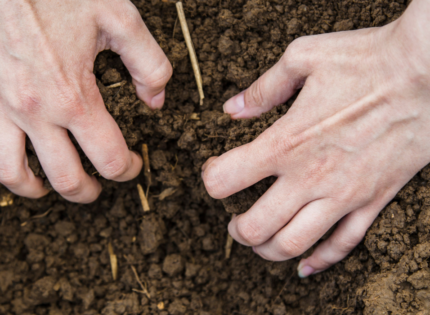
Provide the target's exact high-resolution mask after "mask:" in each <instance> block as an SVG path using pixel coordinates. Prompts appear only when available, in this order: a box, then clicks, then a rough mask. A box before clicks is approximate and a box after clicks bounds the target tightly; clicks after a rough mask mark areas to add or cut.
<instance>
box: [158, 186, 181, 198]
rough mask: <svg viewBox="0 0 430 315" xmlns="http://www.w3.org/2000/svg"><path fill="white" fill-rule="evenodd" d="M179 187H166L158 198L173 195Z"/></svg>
mask: <svg viewBox="0 0 430 315" xmlns="http://www.w3.org/2000/svg"><path fill="white" fill-rule="evenodd" d="M176 190H177V188H173V187H169V188H166V189H165V190H163V191H162V192H161V194H160V195H159V196H158V199H160V200H164V199H166V198H167V197H170V196H171V195H173V194H174V193H175V192H176Z"/></svg>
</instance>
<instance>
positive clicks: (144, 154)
mask: <svg viewBox="0 0 430 315" xmlns="http://www.w3.org/2000/svg"><path fill="white" fill-rule="evenodd" d="M142 157H143V174H144V175H145V179H146V184H147V188H146V198H148V194H149V187H150V186H151V184H152V178H151V166H150V164H149V154H148V145H147V144H146V143H144V144H142Z"/></svg>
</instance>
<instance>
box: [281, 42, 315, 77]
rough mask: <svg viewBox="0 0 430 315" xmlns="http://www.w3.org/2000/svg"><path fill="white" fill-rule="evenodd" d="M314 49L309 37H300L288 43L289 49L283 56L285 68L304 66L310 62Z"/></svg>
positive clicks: (282, 60)
mask: <svg viewBox="0 0 430 315" xmlns="http://www.w3.org/2000/svg"><path fill="white" fill-rule="evenodd" d="M312 51H313V49H312V46H311V45H310V43H309V38H306V37H299V38H297V39H295V40H294V41H292V42H291V44H289V45H288V47H287V50H286V51H285V53H284V55H283V56H282V58H281V62H282V63H283V65H284V68H286V69H291V68H292V67H298V66H299V67H303V66H307V65H308V64H309V63H310V60H311V58H309V56H311V53H312Z"/></svg>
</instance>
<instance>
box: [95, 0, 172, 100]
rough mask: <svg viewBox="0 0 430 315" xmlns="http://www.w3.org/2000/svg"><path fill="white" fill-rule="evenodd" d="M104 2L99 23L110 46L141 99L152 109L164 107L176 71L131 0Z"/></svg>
mask: <svg viewBox="0 0 430 315" xmlns="http://www.w3.org/2000/svg"><path fill="white" fill-rule="evenodd" d="M105 3H106V4H107V7H106V8H105V12H103V13H101V14H99V24H100V26H101V28H102V29H103V30H104V32H106V33H107V34H108V42H107V46H108V47H109V48H110V49H111V50H113V51H115V52H116V53H118V54H119V55H120V56H121V59H122V61H123V62H124V64H125V66H126V67H127V69H128V71H129V72H130V74H131V76H132V77H133V83H134V84H135V85H136V92H137V95H138V96H139V98H140V99H142V100H143V101H144V102H145V103H146V104H148V105H149V106H150V107H152V108H161V107H162V106H163V103H164V94H165V92H164V88H165V86H166V84H167V82H168V81H169V79H170V77H171V76H172V71H173V70H172V66H171V64H170V62H169V60H168V59H167V57H166V55H165V54H164V52H163V50H162V49H161V48H160V46H159V45H158V44H157V42H156V41H155V39H154V38H153V37H152V35H151V34H150V32H149V30H148V28H147V27H146V25H145V24H144V23H143V21H142V17H141V16H140V14H139V11H138V10H137V9H136V7H135V6H134V5H133V4H132V3H131V2H130V1H128V0H115V1H107V2H105Z"/></svg>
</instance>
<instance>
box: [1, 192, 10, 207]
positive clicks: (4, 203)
mask: <svg viewBox="0 0 430 315" xmlns="http://www.w3.org/2000/svg"><path fill="white" fill-rule="evenodd" d="M11 205H13V197H12V194H6V195H3V196H0V207H7V206H11Z"/></svg>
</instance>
